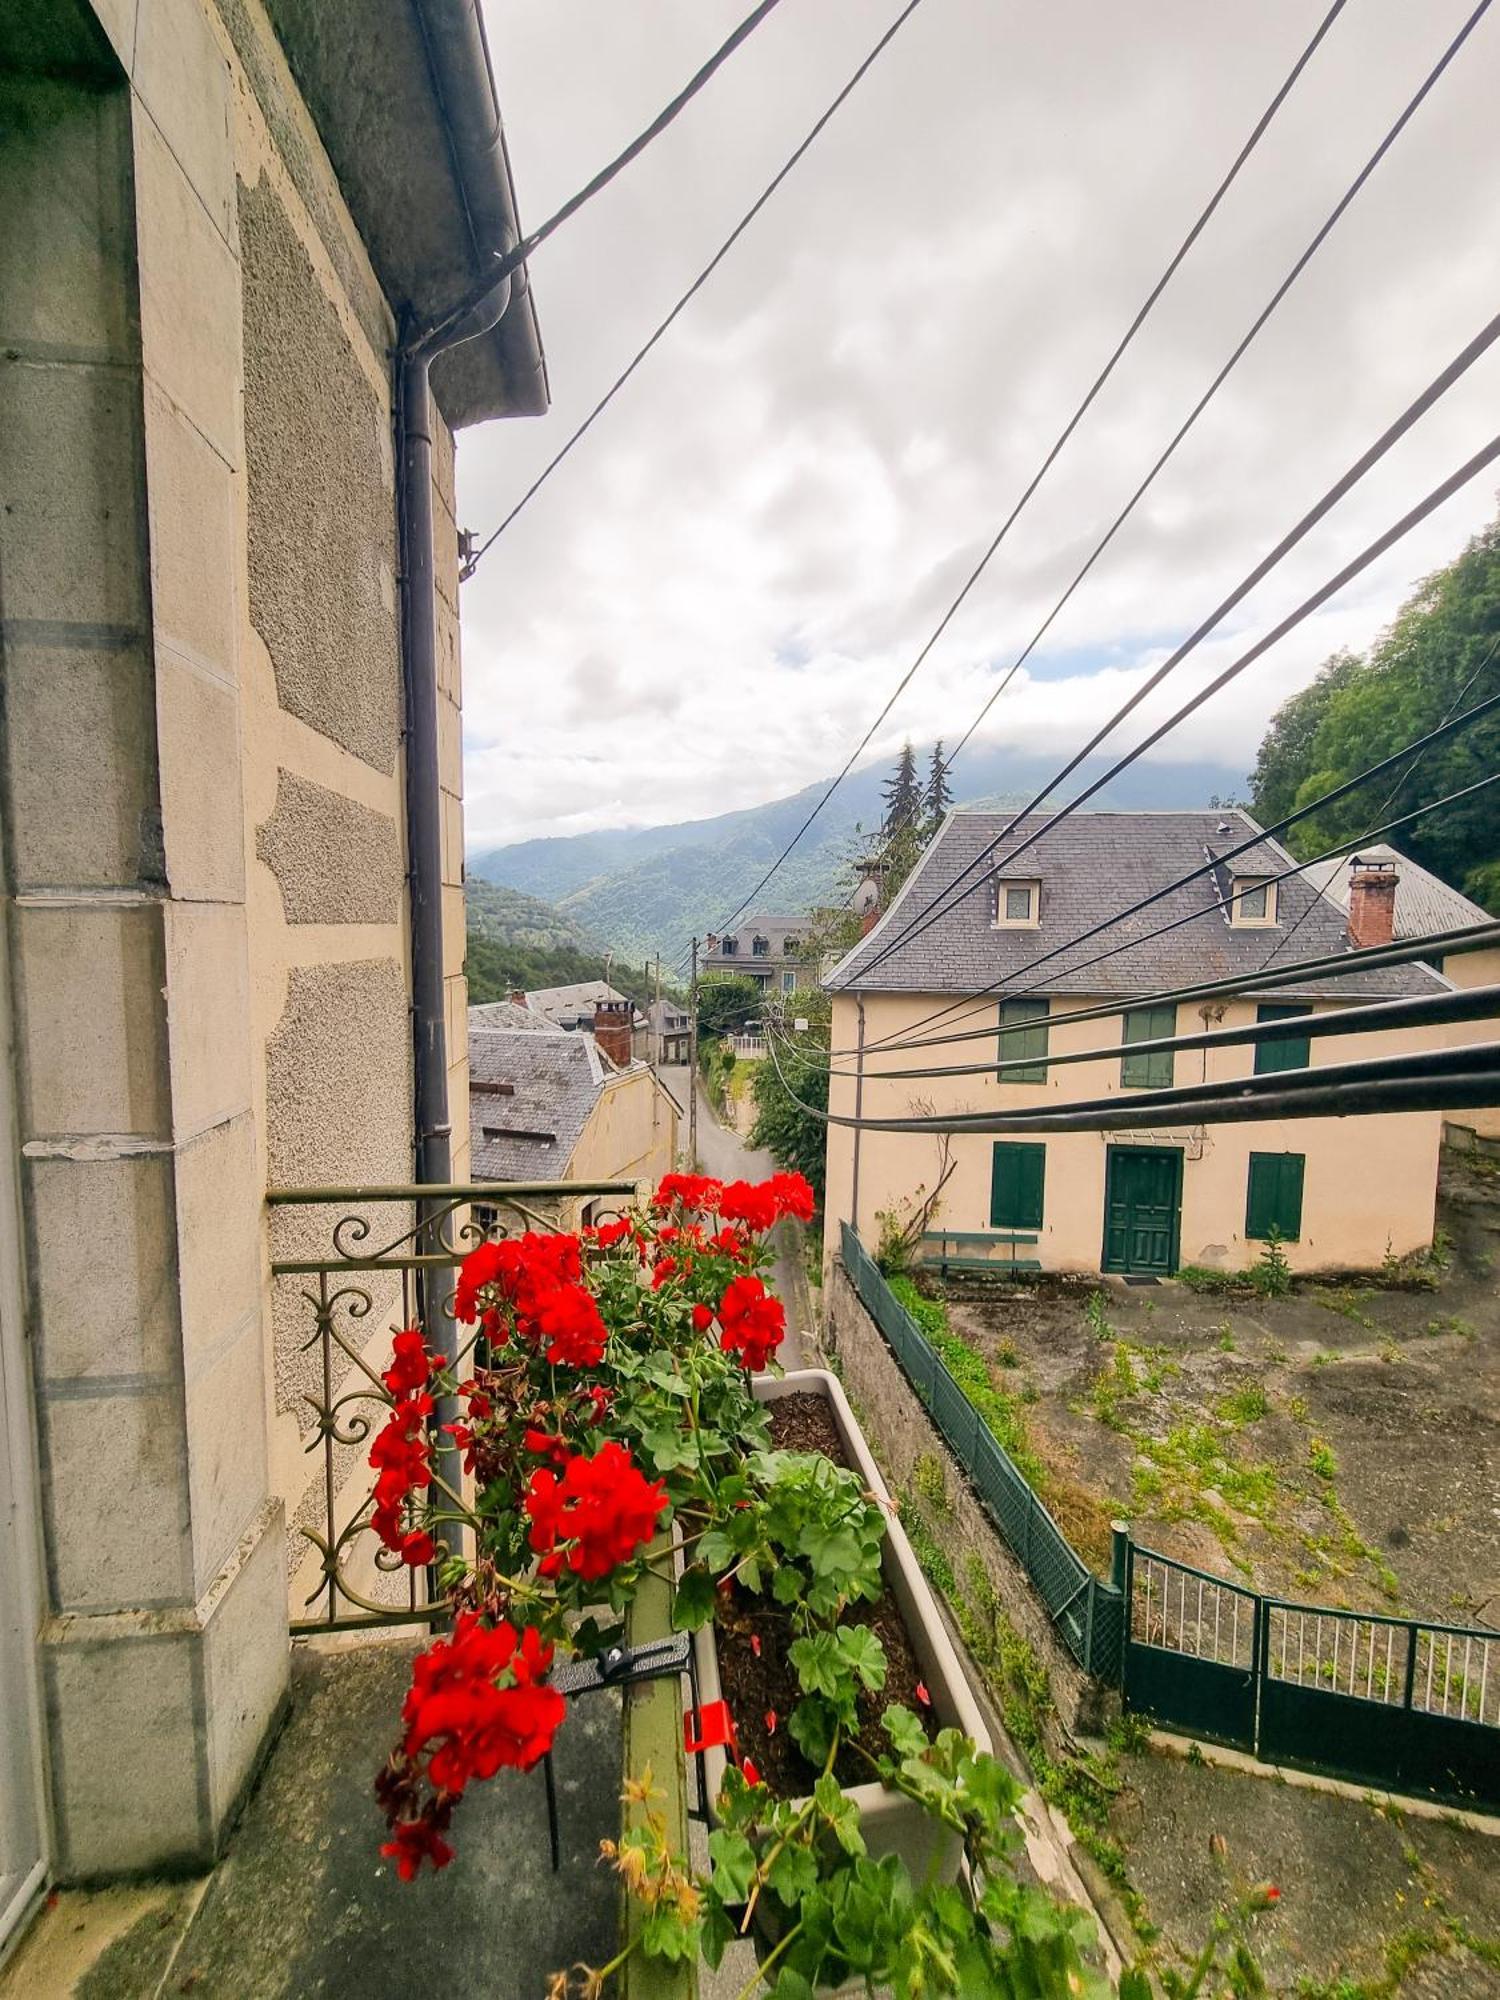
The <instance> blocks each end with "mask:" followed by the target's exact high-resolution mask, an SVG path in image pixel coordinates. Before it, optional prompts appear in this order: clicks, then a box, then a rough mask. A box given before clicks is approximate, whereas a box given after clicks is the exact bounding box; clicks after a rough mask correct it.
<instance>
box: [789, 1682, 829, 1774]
mask: <svg viewBox="0 0 1500 2000" xmlns="http://www.w3.org/2000/svg"><path fill="white" fill-rule="evenodd" d="M786 1726H787V1728H788V1730H789V1731H790V1732H791V1738H792V1741H793V1742H794V1743H795V1744H796V1746H797V1748H798V1749H799V1750H800V1751H801V1752H802V1754H803V1756H804V1757H805V1758H806V1759H807V1761H808V1763H809V1764H822V1763H824V1762H826V1760H827V1757H828V1749H829V1745H830V1744H831V1743H832V1742H833V1729H834V1722H833V1715H832V1713H831V1711H830V1710H829V1708H828V1706H827V1704H826V1703H825V1702H824V1701H823V1700H822V1698H821V1697H820V1696H818V1695H815V1694H810V1695H806V1696H804V1698H803V1699H802V1700H801V1701H799V1702H798V1704H797V1706H796V1707H795V1708H794V1709H793V1710H792V1712H791V1714H790V1716H788V1718H787V1725H786Z"/></svg>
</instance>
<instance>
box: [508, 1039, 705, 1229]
mask: <svg viewBox="0 0 1500 2000" xmlns="http://www.w3.org/2000/svg"><path fill="white" fill-rule="evenodd" d="M499 1004H500V1007H502V1008H503V1007H506V1006H508V1004H509V1003H507V1002H501V1003H499ZM495 1011H497V1010H495V1009H492V1008H490V1007H474V1008H471V1009H470V1016H469V1144H470V1158H471V1160H472V1162H473V1177H474V1179H475V1180H476V1181H512V1182H514V1181H522V1182H528V1181H556V1180H564V1179H567V1180H577V1181H601V1180H603V1181H614V1180H623V1181H641V1180H656V1179H658V1178H659V1177H660V1176H661V1175H662V1174H664V1173H667V1172H669V1171H670V1169H671V1167H672V1164H673V1161H674V1159H675V1157H676V1152H677V1105H676V1103H675V1101H674V1100H673V1098H672V1097H671V1096H670V1094H669V1093H668V1092H667V1091H665V1090H664V1089H663V1088H662V1087H661V1085H660V1084H659V1083H658V1082H657V1079H656V1074H655V1072H654V1071H653V1070H652V1069H651V1067H650V1065H649V1064H647V1063H644V1062H642V1061H640V1060H638V1059H637V1058H635V1057H633V1056H632V1055H631V1054H630V1051H629V1048H628V1046H625V1047H624V1048H623V1049H622V1050H621V1051H620V1054H621V1058H622V1059H621V1060H619V1061H616V1060H615V1059H613V1058H612V1056H611V1055H610V1053H609V1051H608V1047H607V1041H608V1037H607V1036H605V1037H602V1038H601V1037H600V1036H598V1035H597V1034H579V1033H576V1032H572V1031H569V1030H567V1029H564V1028H555V1027H550V1026H548V1025H547V1024H546V1023H545V1022H538V1021H535V1020H533V1021H530V1022H526V1023H524V1024H520V1025H510V1026H494V1025H492V1024H491V1021H490V1020H489V1019H487V1018H486V1017H487V1016H490V1015H492V1014H493V1013H494V1012H495ZM516 1011H522V1010H516ZM621 1032H622V1033H623V1032H624V1030H623V1029H622V1031H621ZM604 1205H605V1206H608V1205H609V1204H607V1203H606V1204H604ZM594 1206H595V1204H593V1203H588V1204H585V1205H584V1206H583V1208H582V1209H581V1210H580V1211H579V1213H578V1214H576V1215H574V1216H573V1217H572V1218H571V1220H572V1221H574V1222H575V1223H576V1222H579V1221H587V1220H588V1219H589V1214H590V1210H591V1209H592V1208H593V1207H594Z"/></svg>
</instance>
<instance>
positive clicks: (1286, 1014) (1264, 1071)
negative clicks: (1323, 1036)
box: [1255, 1001, 1312, 1076]
mask: <svg viewBox="0 0 1500 2000" xmlns="http://www.w3.org/2000/svg"><path fill="white" fill-rule="evenodd" d="M1311 1012H1312V1008H1311V1007H1308V1006H1291V1005H1283V1004H1280V1003H1278V1002H1273V1001H1267V1002H1266V1004H1265V1005H1264V1006H1261V1007H1257V1008H1256V1010H1255V1018H1256V1020H1257V1021H1295V1020H1298V1019H1300V1018H1301V1016H1302V1015H1304V1014H1310V1013H1311ZM1311 1060H1312V1048H1311V1045H1310V1044H1309V1042H1308V1038H1307V1036H1306V1035H1296V1036H1288V1038H1287V1039H1286V1041H1284V1042H1281V1041H1276V1042H1257V1043H1256V1045H1255V1074H1256V1075H1257V1076H1275V1075H1276V1073H1277V1072H1278V1071H1279V1070H1284V1069H1306V1068H1307V1066H1308V1064H1309V1062H1310V1061H1311Z"/></svg>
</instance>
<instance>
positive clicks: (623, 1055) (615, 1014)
mask: <svg viewBox="0 0 1500 2000" xmlns="http://www.w3.org/2000/svg"><path fill="white" fill-rule="evenodd" d="M634 1016H635V1008H634V1006H633V1005H632V1004H631V1002H630V1001H629V1000H600V1001H598V1002H597V1003H596V1004H595V1007H594V1041H595V1043H596V1044H597V1045H598V1047H599V1048H601V1049H602V1050H603V1051H604V1053H605V1055H607V1056H608V1057H609V1059H610V1061H611V1062H612V1063H615V1064H617V1065H618V1067H619V1068H620V1069H627V1068H628V1067H629V1065H630V1026H631V1022H632V1020H633V1019H634Z"/></svg>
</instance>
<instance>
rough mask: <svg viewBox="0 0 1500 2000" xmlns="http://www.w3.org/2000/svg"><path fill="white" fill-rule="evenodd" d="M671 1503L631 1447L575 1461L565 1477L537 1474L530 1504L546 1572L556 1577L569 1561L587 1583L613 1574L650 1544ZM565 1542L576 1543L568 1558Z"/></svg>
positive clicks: (534, 1542)
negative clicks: (564, 1552) (628, 1449)
mask: <svg viewBox="0 0 1500 2000" xmlns="http://www.w3.org/2000/svg"><path fill="white" fill-rule="evenodd" d="M666 1505H667V1489H666V1487H665V1485H664V1484H663V1482H662V1481H661V1480H659V1479H656V1480H648V1479H647V1478H646V1476H645V1474H644V1473H642V1472H641V1470H640V1469H639V1467H638V1466H636V1465H635V1464H634V1463H633V1461H632V1459H631V1457H630V1454H629V1452H628V1451H626V1449H625V1447H624V1446H623V1445H621V1444H615V1443H613V1442H611V1443H609V1444H606V1445H604V1446H602V1447H601V1448H600V1449H599V1450H598V1451H596V1452H595V1453H594V1456H593V1457H592V1458H584V1457H581V1456H580V1457H577V1458H571V1459H569V1460H568V1462H567V1464H566V1465H565V1466H564V1467H563V1473H562V1477H561V1479H559V1478H558V1476H557V1474H556V1473H555V1472H553V1471H551V1470H550V1469H549V1468H547V1467H543V1468H542V1469H541V1470H540V1471H539V1472H534V1473H533V1474H532V1475H531V1479H530V1481H529V1483H528V1484H527V1488H526V1500H525V1507H526V1512H527V1514H528V1515H529V1516H530V1518H531V1534H530V1542H531V1546H532V1548H533V1549H534V1550H535V1551H536V1552H537V1554H538V1555H540V1556H541V1557H542V1558H543V1560H542V1563H541V1565H540V1567H541V1570H542V1572H543V1574H545V1575H553V1576H555V1575H556V1574H557V1572H558V1570H560V1569H561V1568H562V1567H563V1565H564V1562H566V1565H567V1567H568V1568H569V1569H570V1570H572V1571H573V1573H574V1574H575V1575H576V1576H581V1577H582V1578H583V1579H584V1580H585V1581H586V1582H594V1581H597V1579H598V1578H600V1577H602V1576H608V1575H609V1573H610V1571H611V1570H612V1569H617V1568H618V1567H619V1566H620V1564H621V1563H623V1562H628V1561H629V1560H630V1558H631V1556H633V1555H634V1554H635V1551H636V1550H637V1549H638V1548H639V1547H640V1546H641V1544H642V1543H643V1542H648V1541H650V1539H651V1537H652V1536H653V1535H654V1534H655V1533H656V1527H657V1523H658V1522H659V1521H660V1519H661V1517H662V1515H663V1513H664V1512H665V1511H666ZM565 1543H566V1544H570V1545H571V1546H569V1547H568V1549H567V1553H566V1556H564V1554H563V1550H562V1547H561V1546H560V1545H562V1544H565Z"/></svg>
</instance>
